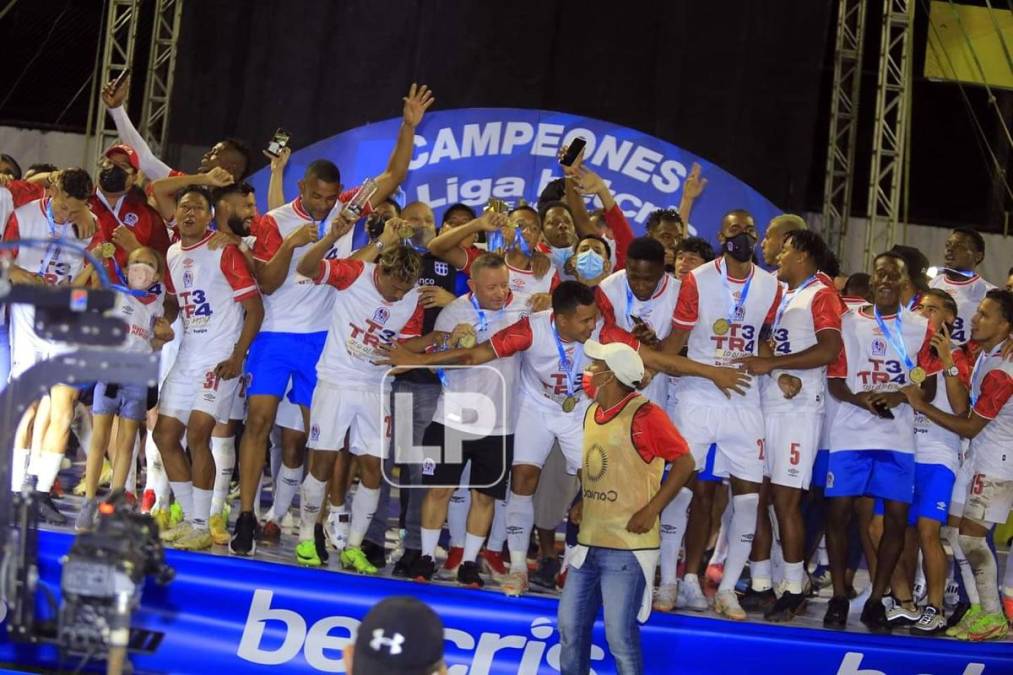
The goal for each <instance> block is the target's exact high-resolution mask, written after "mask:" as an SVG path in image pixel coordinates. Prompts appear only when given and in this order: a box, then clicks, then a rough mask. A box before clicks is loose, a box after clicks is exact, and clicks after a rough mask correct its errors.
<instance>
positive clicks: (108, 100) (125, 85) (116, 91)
mask: <svg viewBox="0 0 1013 675" xmlns="http://www.w3.org/2000/svg"><path fill="white" fill-rule="evenodd" d="M128 91H130V76H129V75H127V76H126V77H124V78H123V81H122V82H120V83H119V86H117V85H116V80H110V81H109V82H107V83H106V86H104V87H102V102H103V103H105V105H106V107H107V108H119V107H120V106H121V105H123V102H124V101H125V100H127V92H128Z"/></svg>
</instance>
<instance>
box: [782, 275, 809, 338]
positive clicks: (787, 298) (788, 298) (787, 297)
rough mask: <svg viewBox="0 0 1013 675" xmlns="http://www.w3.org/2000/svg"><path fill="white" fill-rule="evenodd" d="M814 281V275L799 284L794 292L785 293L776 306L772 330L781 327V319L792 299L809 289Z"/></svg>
mask: <svg viewBox="0 0 1013 675" xmlns="http://www.w3.org/2000/svg"><path fill="white" fill-rule="evenodd" d="M816 281H817V279H816V275H815V274H814V275H812V276H811V277H809V278H808V279H806V280H805V281H803V282H802V283H801V284H799V285H798V287H797V288H796V289H795V290H792V291H785V293H784V296H783V297H782V298H781V304H780V305H778V306H777V314H776V315H775V316H774V330H777V327H778V326H780V325H781V317H783V316H784V313H785V311H786V310H787V309H788V305H789V304H791V301H792V299H793V298H794V297H795V296H796V295H798V294H799V293H801V292H802V291H804V290H805V289H807V288H809V286H811V285H812V284H814V283H816Z"/></svg>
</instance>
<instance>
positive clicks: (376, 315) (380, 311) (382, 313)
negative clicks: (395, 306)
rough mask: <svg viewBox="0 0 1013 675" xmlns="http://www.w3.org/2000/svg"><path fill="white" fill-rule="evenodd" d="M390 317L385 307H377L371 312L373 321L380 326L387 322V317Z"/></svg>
mask: <svg viewBox="0 0 1013 675" xmlns="http://www.w3.org/2000/svg"><path fill="white" fill-rule="evenodd" d="M389 318H390V311H389V310H388V309H387V308H386V307H377V308H376V311H375V312H373V322H374V323H378V324H380V325H381V326H382V325H384V324H386V323H387V319H389Z"/></svg>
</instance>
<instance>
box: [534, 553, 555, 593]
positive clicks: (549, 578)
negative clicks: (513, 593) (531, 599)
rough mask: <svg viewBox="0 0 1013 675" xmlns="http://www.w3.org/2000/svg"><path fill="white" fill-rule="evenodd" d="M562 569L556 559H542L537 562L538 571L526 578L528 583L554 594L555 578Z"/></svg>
mask: <svg viewBox="0 0 1013 675" xmlns="http://www.w3.org/2000/svg"><path fill="white" fill-rule="evenodd" d="M562 567H563V566H562V565H561V564H560V563H559V559H558V558H542V559H541V560H540V561H539V562H538V569H536V570H535V571H534V573H533V574H532V575H531V576H530V577H529V578H528V583H530V584H531V585H532V586H538V587H539V588H543V589H545V590H547V591H550V592H553V593H554V592H555V591H556V577H557V576H559V571H560V570H561V569H562Z"/></svg>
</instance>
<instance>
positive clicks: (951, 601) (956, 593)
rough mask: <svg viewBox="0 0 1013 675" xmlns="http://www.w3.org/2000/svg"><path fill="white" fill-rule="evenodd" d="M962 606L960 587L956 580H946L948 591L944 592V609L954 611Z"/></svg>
mask: <svg viewBox="0 0 1013 675" xmlns="http://www.w3.org/2000/svg"><path fill="white" fill-rule="evenodd" d="M959 604H960V586H958V585H957V582H956V580H954V579H947V580H946V590H945V591H943V608H944V609H948V610H953V609H954V608H955V607H956V606H957V605H959Z"/></svg>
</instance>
